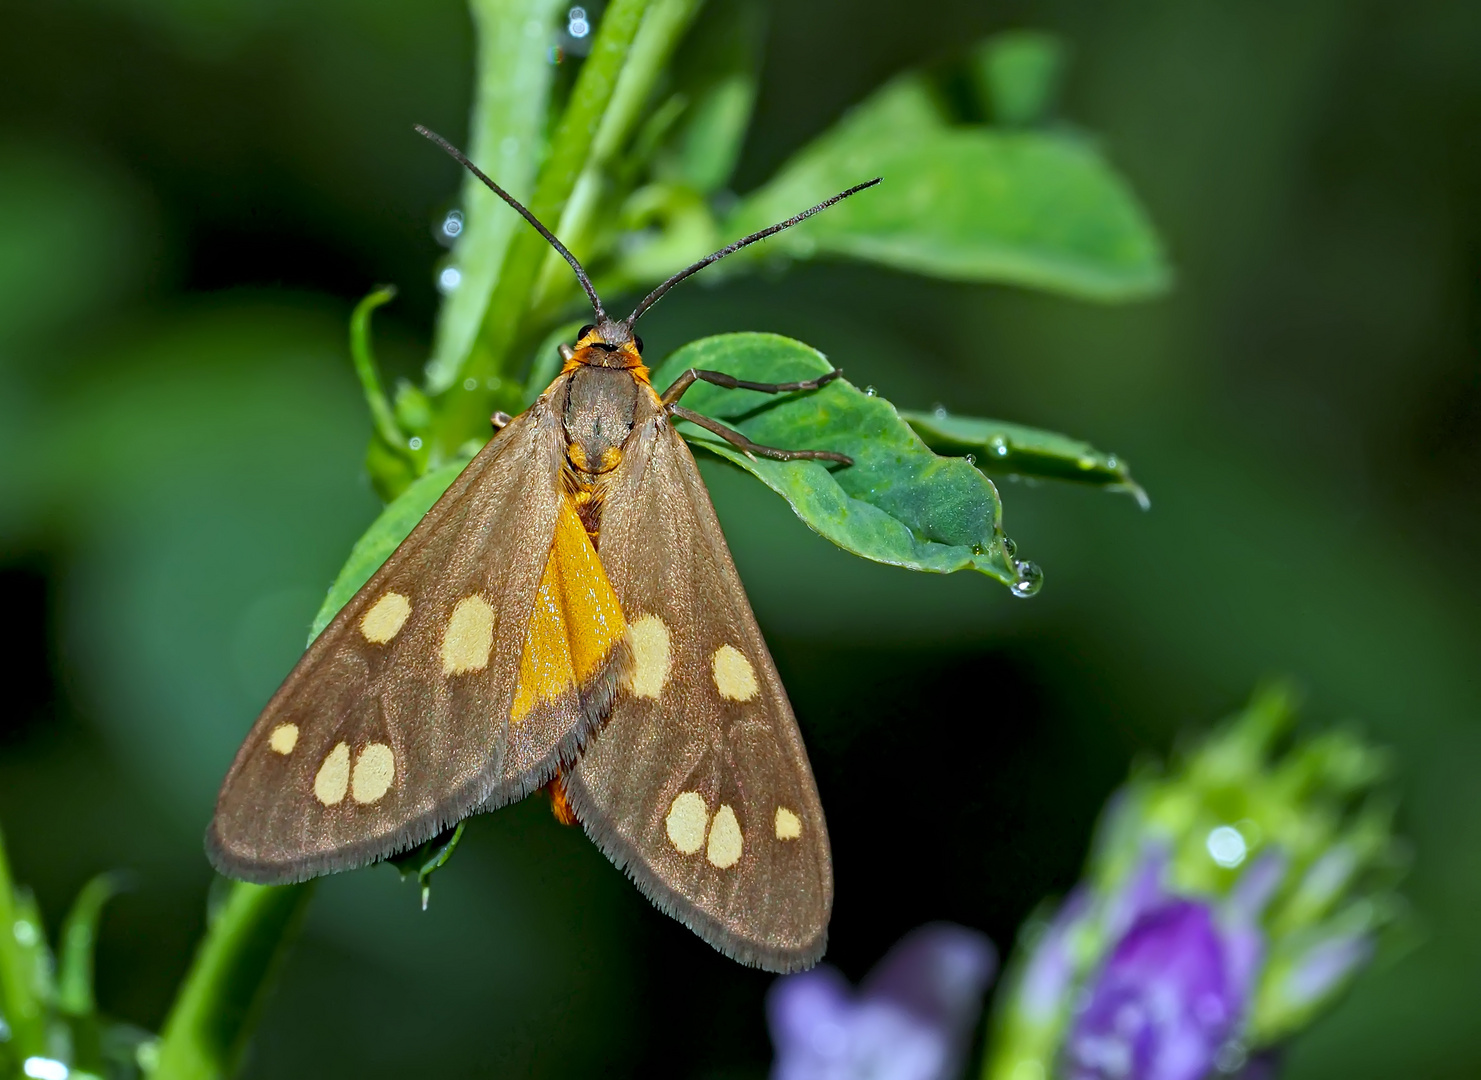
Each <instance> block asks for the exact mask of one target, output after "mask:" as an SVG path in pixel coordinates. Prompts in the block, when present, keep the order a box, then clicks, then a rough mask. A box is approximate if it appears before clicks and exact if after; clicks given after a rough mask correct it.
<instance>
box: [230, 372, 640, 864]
mask: <svg viewBox="0 0 1481 1080" xmlns="http://www.w3.org/2000/svg"><path fill="white" fill-rule="evenodd" d="M557 382H558V383H559V382H560V380H557ZM553 389H554V388H553ZM564 445H565V444H564V439H563V437H562V433H561V423H560V417H559V413H558V412H557V411H556V410H555V409H553V408H552V407H551V406H550V404H549V399H548V398H543V399H542V400H541V401H540V402H537V403H536V405H535V406H533V407H532V408H531V409H530V410H529V411H528V412H527V413H525V414H524V415H523V416H521V417H519V418H518V419H517V420H515V421H513V422H512V423H511V424H509V425H508V426H507V427H506V428H505V429H504V430H503V431H502V432H501V433H500V434H499V436H498V437H497V438H495V439H494V440H493V441H492V442H490V443H489V445H488V446H486V447H485V448H484V449H483V451H481V452H480V453H479V455H478V456H477V457H475V458H474V459H473V461H472V462H470V463H469V465H468V467H467V468H466V469H465V470H464V471H463V473H462V474H461V475H460V476H459V477H458V479H457V480H455V481H454V482H453V484H452V486H451V487H449V488H448V490H447V492H446V493H445V494H444V495H443V496H442V498H441V499H439V500H438V502H437V504H436V505H435V506H434V507H433V508H432V509H431V510H430V511H429V512H428V513H427V515H426V516H425V517H424V518H423V519H422V521H421V522H420V523H419V524H418V525H417V527H416V528H415V529H414V530H413V531H412V533H411V534H410V535H409V536H408V537H407V539H406V540H405V541H404V542H403V543H402V545H401V546H400V547H399V548H397V550H396V551H395V553H394V554H392V556H391V557H390V559H388V560H387V561H386V563H385V565H384V566H382V567H381V569H380V570H379V571H377V572H376V574H375V575H374V576H372V577H371V579H370V580H369V581H368V582H367V583H366V584H365V586H364V587H363V588H362V589H361V590H360V591H359V592H358V593H356V594H355V596H354V597H353V598H352V599H351V600H350V601H349V603H347V604H346V605H345V607H344V608H343V609H342V610H341V611H340V612H339V614H338V615H336V617H335V618H334V620H333V621H331V623H330V624H329V626H327V627H326V628H325V629H324V632H323V633H322V634H320V635H319V637H318V638H317V639H316V640H315V641H314V642H313V644H312V645H310V647H309V649H308V650H307V652H305V654H304V655H303V657H302V658H301V659H300V660H299V662H298V664H297V666H295V668H294V669H293V671H292V673H291V674H290V675H289V676H288V678H287V680H286V681H285V682H284V683H283V686H282V687H281V688H280V689H279V690H278V692H277V693H276V694H275V695H273V698H272V699H271V700H270V701H269V702H268V704H267V707H266V708H265V709H264V710H263V712H262V715H261V716H260V717H258V719H257V722H256V723H255V724H254V725H253V727H252V730H251V731H250V732H249V733H248V735H247V738H246V740H245V742H244V743H243V744H242V748H241V749H240V750H239V751H238V753H237V756H236V759H235V761H234V762H233V763H232V766H231V769H230V770H229V772H228V773H227V776H226V779H225V781H224V782H223V784H222V788H221V794H220V796H219V798H218V800H217V805H216V813H215V816H214V817H213V819H212V822H211V826H210V829H209V830H208V833H207V850H208V853H209V855H210V858H211V861H212V863H213V864H214V865H215V866H216V868H217V869H219V870H220V871H222V872H223V873H225V874H228V875H230V876H232V877H238V878H243V879H245V880H249V881H256V882H261V883H266V884H275V883H283V882H289V881H297V880H303V879H306V878H309V877H312V876H314V875H316V874H322V873H328V872H331V871H335V870H344V869H348V868H350V867H354V866H360V865H363V864H365V863H368V862H373V861H375V860H377V859H380V858H383V857H385V856H387V855H390V854H394V853H396V852H398V851H401V850H404V849H406V848H407V847H410V846H413V845H415V844H418V843H421V842H423V841H425V840H428V839H430V838H431V837H433V836H436V835H437V834H438V833H439V832H441V831H442V830H443V829H444V828H446V827H447V826H448V825H450V824H452V823H454V822H456V821H458V820H460V819H461V818H462V817H464V816H466V815H467V814H468V813H470V812H472V811H473V810H474V809H476V808H478V807H480V806H496V805H500V804H502V803H506V802H510V801H512V800H514V799H517V798H520V797H522V796H523V795H525V794H526V793H528V792H529V791H531V790H533V789H534V788H536V787H539V786H540V785H542V784H544V783H545V782H547V780H548V779H549V778H550V777H551V776H552V775H553V774H554V773H555V771H556V770H557V769H558V768H559V767H560V766H561V765H562V764H563V763H569V762H570V761H571V760H572V759H573V758H574V756H575V754H576V753H577V751H578V750H579V748H580V746H581V745H582V744H583V743H584V742H585V740H586V738H587V737H588V735H589V734H590V732H591V730H592V729H593V727H594V726H595V725H596V724H597V723H598V722H599V721H600V719H601V717H602V716H604V715H605V713H606V710H607V708H608V706H609V704H610V700H611V696H612V693H613V692H614V689H615V686H616V683H617V681H618V680H619V679H620V678H621V677H622V675H623V673H624V672H625V671H626V664H627V656H628V654H627V647H626V643H625V639H624V628H623V627H622V626H621V625H617V626H608V627H606V628H605V629H604V630H602V631H601V632H600V633H593V632H590V631H588V632H587V633H586V635H585V637H584V638H583V639H581V640H582V643H583V645H585V646H586V650H585V655H583V657H582V659H583V661H584V664H583V665H582V668H583V670H584V673H585V678H584V680H582V681H580V682H579V683H578V682H577V681H576V680H574V678H571V679H567V680H566V681H562V680H561V678H560V675H561V674H562V673H563V672H564V673H567V674H569V673H572V672H573V671H574V669H575V666H576V665H574V664H573V663H571V661H570V659H569V657H566V658H565V667H564V669H562V668H561V667H560V663H559V662H560V661H561V660H562V657H561V656H560V655H559V653H560V649H561V646H562V645H563V644H565V645H567V647H568V640H567V639H563V640H562V641H554V640H546V641H544V645H545V652H546V654H548V655H546V656H545V657H544V659H545V660H546V661H547V665H546V668H547V669H548V670H547V673H546V676H545V678H544V679H543V681H541V680H536V681H535V684H534V685H535V689H536V690H537V691H541V692H537V693H535V694H533V695H529V694H527V695H526V697H527V700H526V701H525V702H524V705H525V707H524V709H523V711H522V712H521V713H520V714H519V715H515V711H514V710H513V708H512V706H513V705H514V704H515V702H516V698H517V695H518V691H519V688H520V675H521V665H522V664H524V663H526V662H527V653H528V651H529V646H530V641H529V639H530V636H531V628H532V625H537V624H539V620H537V619H535V618H534V617H533V614H532V613H533V612H534V611H535V609H536V607H537V605H538V604H539V603H540V602H541V601H542V599H547V597H545V593H546V592H548V591H549V586H550V584H551V581H552V579H554V581H555V586H556V588H557V589H559V588H560V586H561V584H562V582H563V580H564V577H568V576H570V573H571V566H572V565H573V564H577V563H579V562H580V558H579V556H580V553H579V551H578V552H576V553H575V554H574V555H571V553H570V552H569V551H567V550H566V549H569V548H570V544H569V543H566V544H564V546H563V544H562V543H561V542H560V540H561V537H562V535H563V527H564V535H566V536H567V539H569V536H568V534H569V528H568V526H569V521H568V520H567V517H568V516H569V515H570V514H571V509H570V506H569V500H568V497H567V496H566V494H565V493H564V492H563V491H562V489H561V486H560V484H559V475H560V467H561V462H562V461H563V460H564ZM578 531H579V525H578ZM581 540H583V541H584V540H585V537H584V534H583V535H582V536H581ZM591 559H592V561H593V562H594V561H595V554H594V552H593V553H592V555H591ZM588 570H589V568H588ZM587 576H588V577H589V576H590V574H589V572H588V574H587ZM598 576H600V575H598ZM587 584H589V585H590V586H591V588H590V590H589V591H591V592H593V593H595V594H598V595H600V593H601V590H602V589H607V591H608V593H610V589H609V588H608V587H607V586H606V582H605V579H602V580H598V581H595V582H588V583H587ZM612 602H613V604H614V605H615V598H614V599H613V601H612ZM547 629H548V627H547ZM598 647H600V655H598V656H596V657H595V658H593V656H592V653H593V651H594V650H595V649H597V648H598ZM568 651H569V649H568ZM550 672H554V673H555V674H553V675H552V674H550Z"/></svg>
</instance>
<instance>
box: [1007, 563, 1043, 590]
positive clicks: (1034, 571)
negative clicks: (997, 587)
mask: <svg viewBox="0 0 1481 1080" xmlns="http://www.w3.org/2000/svg"><path fill="white" fill-rule="evenodd" d="M1043 584H1044V571H1042V570H1040V569H1039V564H1038V563H1035V562H1030V561H1029V560H1027V559H1024V560H1023V561H1022V562H1020V563H1019V564H1018V580H1017V581H1015V582H1014V583H1013V584H1012V585H1011V586H1010V588H1012V590H1013V595H1014V596H1033V595H1034V593H1036V592H1038V591H1039V588H1040V587H1041V586H1042V585H1043Z"/></svg>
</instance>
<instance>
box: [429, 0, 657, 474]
mask: <svg viewBox="0 0 1481 1080" xmlns="http://www.w3.org/2000/svg"><path fill="white" fill-rule="evenodd" d="M648 4H649V0H613V3H612V5H611V7H609V8H608V9H607V11H606V13H605V14H604V15H603V16H602V21H601V24H600V25H599V26H598V28H597V34H596V40H595V42H593V44H592V50H591V55H590V56H588V57H587V58H586V61H585V63H583V64H582V66H581V74H580V75H579V76H577V79H576V85H575V87H574V88H573V89H572V91H571V99H570V102H569V103H568V104H567V106H566V110H565V113H564V114H563V115H562V116H561V120H560V123H559V125H557V127H556V130H555V135H554V136H553V138H552V139H551V143H550V154H549V156H548V157H547V158H546V160H545V165H544V167H543V168H542V169H541V170H540V177H539V179H538V180H537V181H536V184H535V194H534V197H533V198H532V199H531V200H530V211H531V212H532V213H533V214H534V215H535V216H536V217H537V218H539V219H540V220H541V221H559V220H560V217H561V213H562V211H563V210H564V209H565V205H566V200H567V199H569V198H570V196H571V191H572V189H573V188H574V187H575V186H576V179H577V177H578V176H580V175H581V170H582V168H583V167H584V166H585V163H586V158H587V155H588V154H589V153H590V151H591V144H592V140H593V139H595V138H596V134H597V130H598V128H599V126H600V124H601V121H602V116H603V114H604V113H605V112H606V111H607V105H608V103H609V102H610V101H611V100H612V95H613V92H614V91H615V90H616V87H617V81H618V78H619V77H620V75H621V73H622V68H623V65H624V64H625V63H626V61H627V58H628V55H629V53H630V51H631V49H632V43H633V38H634V37H636V36H637V32H638V27H639V26H640V25H641V24H642V21H643V13H644V12H645V11H646V10H647V7H648ZM481 74H482V76H484V77H488V78H497V77H498V72H490V71H484V72H482V73H481ZM546 250H547V249H546V245H545V240H544V239H543V238H542V237H541V236H540V234H539V233H537V232H535V231H534V230H533V229H521V230H520V231H518V232H517V233H515V235H514V236H513V238H512V239H511V241H510V243H509V248H508V250H507V251H506V253H505V255H504V265H503V267H502V268H501V269H500V271H499V279H498V284H497V285H495V286H494V292H493V295H492V296H491V297H490V298H489V304H488V307H487V308H486V309H485V310H484V315H483V322H482V324H481V325H480V326H479V329H478V336H477V338H476V339H475V340H474V343H473V349H472V351H471V353H470V354H469V356H468V361H467V363H466V364H465V365H464V366H463V370H462V374H463V376H464V380H463V381H462V382H461V383H458V384H456V385H454V386H453V387H452V388H451V389H450V390H448V392H447V394H446V396H445V398H444V400H443V402H442V407H441V409H440V410H439V416H438V419H437V427H436V430H435V431H434V435H433V438H434V440H435V444H436V445H435V452H434V454H433V464H436V463H437V462H438V461H439V460H445V459H446V458H449V457H451V456H452V455H453V454H455V453H456V452H457V449H458V447H459V446H460V445H461V444H462V443H463V442H464V441H465V440H467V439H469V438H471V437H475V436H477V435H478V434H480V433H483V432H485V428H486V426H487V422H488V416H489V413H490V411H491V410H492V409H493V408H495V407H496V406H497V405H499V404H502V403H504V398H505V397H507V396H508V394H507V392H504V391H507V390H509V389H513V388H514V386H513V380H512V379H511V378H510V376H511V375H512V374H513V372H512V371H511V370H510V351H511V346H513V345H514V343H515V342H516V341H517V340H518V339H519V336H520V332H521V330H522V329H523V324H524V317H525V313H526V312H527V311H528V309H529V306H530V297H531V294H532V293H533V291H534V287H535V278H536V275H538V274H539V272H540V265H541V263H542V262H543V261H544V259H545V253H546ZM491 380H498V381H497V383H495V384H494V386H491V385H490V381H491Z"/></svg>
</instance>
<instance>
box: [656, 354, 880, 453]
mask: <svg viewBox="0 0 1481 1080" xmlns="http://www.w3.org/2000/svg"><path fill="white" fill-rule="evenodd" d="M712 374H713V373H712ZM834 374H835V375H836V374H837V372H834ZM727 378H728V376H727ZM668 411H669V414H670V415H671V416H676V417H678V418H679V419H680V420H688V421H689V422H690V423H691V424H698V425H699V426H700V427H702V428H704V429H705V430H706V431H713V432H714V433H715V434H716V435H718V436H720V438H722V439H724V440H725V441H726V442H728V443H729V444H730V445H731V446H734V447H736V448H737V449H739V450H743V451H744V452H745V453H747V454H750V455H751V456H753V457H754V456H755V455H757V454H760V455H761V456H762V457H769V458H775V459H776V460H777V461H836V462H838V463H839V464H841V465H852V464H853V463H854V459H853V458H851V457H849V456H848V455H847V454H835V453H834V452H833V451H832V450H781V449H778V448H777V447H775V446H762V445H761V444H760V443H753V442H752V441H751V440H750V439H748V438H746V437H745V436H744V435H742V434H741V433H740V432H739V431H735V430H733V429H732V428H728V427H726V426H725V425H724V424H722V423H720V422H719V421H718V420H711V419H710V418H709V417H708V416H702V415H700V414H699V413H697V412H695V411H694V410H693V409H686V408H684V406H682V405H670V406H669V407H668Z"/></svg>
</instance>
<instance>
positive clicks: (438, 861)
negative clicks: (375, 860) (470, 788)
mask: <svg viewBox="0 0 1481 1080" xmlns="http://www.w3.org/2000/svg"><path fill="white" fill-rule="evenodd" d="M467 823H468V819H467V818H464V819H463V820H462V821H459V822H458V823H457V824H456V825H454V826H453V827H452V828H450V829H444V830H443V831H442V832H441V833H439V834H438V835H436V836H434V837H433V838H432V839H430V840H428V841H427V842H426V843H425V844H419V845H417V846H416V847H414V848H412V849H411V850H410V851H403V852H402V853H401V854H400V855H392V856H391V857H390V858H389V859H387V860H386V861H387V862H389V863H390V864H391V865H392V866H394V867H395V868H396V870H397V872H398V873H399V874H400V875H401V880H402V881H405V880H406V879H407V878H416V879H417V884H418V885H420V886H421V889H422V910H423V911H426V910H427V901H428V900H429V899H430V898H431V895H432V875H433V874H435V873H436V872H437V871H438V870H441V869H442V868H443V867H444V866H445V865H447V860H449V859H451V858H452V857H453V852H454V851H456V850H457V849H458V841H459V840H461V839H462V838H463V826H464V825H466V824H467Z"/></svg>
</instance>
